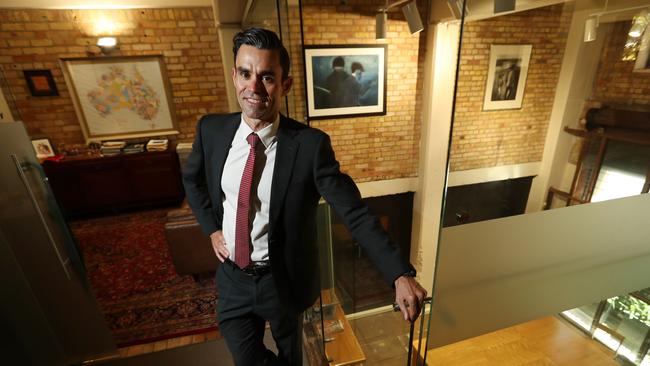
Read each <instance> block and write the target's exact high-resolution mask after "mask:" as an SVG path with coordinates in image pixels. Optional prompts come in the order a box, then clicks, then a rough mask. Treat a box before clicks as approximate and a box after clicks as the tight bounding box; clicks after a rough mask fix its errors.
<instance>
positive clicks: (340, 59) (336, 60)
mask: <svg viewBox="0 0 650 366" xmlns="http://www.w3.org/2000/svg"><path fill="white" fill-rule="evenodd" d="M343 66H345V60H344V59H343V57H341V56H336V57H334V60H332V67H343Z"/></svg>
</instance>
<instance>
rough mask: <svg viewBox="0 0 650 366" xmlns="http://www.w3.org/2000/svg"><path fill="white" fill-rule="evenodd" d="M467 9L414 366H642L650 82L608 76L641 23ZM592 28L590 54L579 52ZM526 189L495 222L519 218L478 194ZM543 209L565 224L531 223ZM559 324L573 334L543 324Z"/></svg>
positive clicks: (586, 6)
mask: <svg viewBox="0 0 650 366" xmlns="http://www.w3.org/2000/svg"><path fill="white" fill-rule="evenodd" d="M467 2H468V3H469V5H468V7H469V9H470V13H469V17H468V18H466V19H464V22H462V33H461V37H462V39H461V48H460V52H459V60H458V67H459V69H458V71H457V72H458V73H457V78H456V81H455V90H454V101H453V118H452V128H451V131H450V146H449V161H448V171H449V173H448V175H447V176H446V181H447V182H453V183H454V184H455V186H447V187H446V190H445V197H444V207H445V212H444V220H443V224H442V226H444V228H442V229H441V231H440V237H439V242H438V246H437V253H436V257H435V261H436V262H435V277H434V283H433V307H432V310H431V326H430V328H428V332H429V334H428V335H427V338H426V339H427V340H428V344H427V346H426V347H424V348H425V349H427V348H428V349H429V351H428V352H429V357H428V359H427V362H429V363H430V364H450V365H452V364H453V365H469V364H472V365H492V364H523V363H526V362H527V363H530V364H533V363H540V364H541V363H544V364H571V365H581V364H583V365H592V364H599V363H598V362H596V361H595V360H596V359H589V358H588V357H586V355H587V354H588V353H585V354H583V356H584V357H583V358H582V359H581V358H579V357H578V358H575V359H573V360H571V361H568V359H567V358H565V359H564V360H560V359H559V358H561V357H569V355H567V354H566V353H563V352H562V348H563V347H564V348H565V349H567V347H568V348H571V347H573V346H574V345H575V346H576V347H575V348H574V351H575V352H574V353H573V357H576V354H577V353H578V352H581V351H577V350H578V349H580V350H582V349H583V348H581V347H583V346H584V350H587V349H590V350H594V352H597V353H598V352H600V357H603V356H604V358H602V359H601V361H602V362H603V363H602V364H610V363H612V364H615V363H614V361H613V359H614V358H615V359H616V362H618V363H621V364H631V363H636V364H641V362H642V360H643V359H644V357H646V354H647V352H648V348H650V346H649V343H650V341H648V336H647V335H648V328H647V323H646V322H645V320H644V319H647V315H646V314H647V307H646V305H644V304H645V303H644V302H643V300H641V299H642V298H643V296H640V297H639V296H637V294H644V293H645V292H646V291H647V290H643V291H639V290H640V289H642V288H647V287H648V286H650V282H649V281H650V280H648V279H649V278H650V276H649V275H650V248H649V247H648V245H647V238H648V237H650V227H648V225H649V224H650V221H649V219H648V218H642V217H639V216H647V215H646V214H645V212H646V211H647V207H650V197H648V196H647V195H642V196H638V195H639V194H640V193H642V192H644V190H647V187H648V177H649V174H648V171H649V170H650V167H649V164H650V155H649V154H648V150H647V147H648V146H650V133H648V130H647V126H646V125H647V124H645V123H644V122H641V121H643V120H645V121H647V119H648V117H650V110H648V108H647V104H648V102H649V101H650V99H648V97H647V93H646V92H640V91H639V90H637V89H638V87H637V86H638V85H645V84H647V83H648V82H650V75H647V74H639V73H633V71H632V68H633V63H629V62H628V63H625V62H624V61H621V55H622V50H623V47H624V45H625V43H626V40H627V37H628V31H629V29H630V25H631V19H632V16H633V15H634V12H635V11H636V12H638V11H639V10H638V9H637V10H635V11H631V10H630V9H625V8H624V7H623V6H622V5H621V4H613V3H612V2H609V6H608V7H607V8H606V9H605V8H604V7H603V5H604V4H603V2H598V4H596V2H590V1H576V2H558V3H556V4H553V5H543V4H540V3H537V4H532V5H531V4H530V3H524V2H517V7H516V10H514V4H513V12H509V13H501V14H494V10H493V9H494V8H493V7H492V6H493V5H495V4H494V3H496V2H492V1H488V2H479V1H467ZM513 3H514V2H513ZM546 4H548V3H546ZM500 5H503V4H500ZM639 5H640V6H650V2H647V1H642V2H639ZM639 9H640V8H639ZM596 12H599V13H598V15H599V21H600V24H599V26H598V34H597V39H596V41H593V42H584V41H583V35H584V30H585V21H586V20H587V19H588V18H589V17H590V16H592V15H593V14H594V13H596ZM444 26H445V25H444V24H438V25H437V27H438V29H441V28H443V27H444ZM441 56H442V52H441V51H439V50H434V56H433V57H434V59H435V58H436V57H441ZM432 88H433V89H436V85H433V86H432ZM436 113H439V112H438V111H436ZM637 118H638V119H637ZM434 119H435V118H432V120H434ZM577 140H578V141H579V142H578V143H576V141H577ZM574 145H576V146H581V149H580V152H579V153H578V154H576V153H575V150H573V149H572V147H573V146H574ZM572 150H573V151H572ZM572 152H573V154H572ZM532 164H538V165H532ZM525 177H532V184H530V185H529V187H528V188H527V190H526V192H525V193H524V196H525V198H526V202H525V203H524V206H525V207H526V209H525V210H521V211H520V212H518V213H526V215H517V214H518V213H514V214H515V216H511V215H513V210H507V209H504V208H508V207H518V205H519V204H520V201H519V200H518V199H517V198H516V197H515V196H508V195H504V194H503V191H502V190H499V189H491V190H485V191H482V192H481V191H480V190H479V188H480V187H482V186H483V187H487V186H490V185H495V187H496V186H497V185H498V184H499V183H500V182H501V184H503V183H502V182H505V181H509V180H513V179H520V178H525ZM461 178H462V179H461ZM463 180H467V181H471V183H472V186H473V187H471V188H472V189H467V188H468V187H466V186H462V185H459V184H458V182H459V181H463ZM459 192H460V193H459ZM477 192H479V193H477ZM628 196H635V197H628ZM622 197H626V198H622ZM545 199H546V200H547V202H545V206H546V208H560V207H562V209H561V210H550V211H545V212H538V211H539V210H540V209H541V208H542V207H544V202H542V201H544V200H545ZM598 201H605V202H598ZM589 202H594V203H593V204H586V205H582V204H581V203H589ZM595 202H597V203H595ZM575 204H580V205H576V206H573V205H575ZM566 206H569V207H566ZM484 213H485V214H484ZM620 215H623V216H624V218H620V217H619V216H620ZM472 221H474V222H473V223H472ZM478 221H481V222H478ZM458 224H465V225H458ZM452 225H458V226H453V227H452ZM635 291H638V292H635ZM626 293H628V294H630V295H621V294H626ZM616 295H618V296H616ZM613 296H616V297H613ZM603 299H605V300H603ZM585 304H586V305H585ZM567 309H572V310H568V311H566V310H567ZM562 311H565V313H564V314H565V316H566V317H567V318H568V319H569V320H570V321H571V323H569V324H567V322H564V321H563V320H561V319H560V318H559V317H557V316H556V315H557V314H558V313H559V312H562ZM570 324H575V325H576V326H577V327H579V328H582V329H584V330H585V331H586V332H587V333H589V335H590V336H593V337H594V339H595V340H596V341H600V342H602V343H604V344H606V345H607V346H608V347H609V348H611V350H612V351H611V354H607V353H603V352H602V351H598V349H599V348H598V347H600V346H598V345H597V343H595V342H596V341H592V340H590V339H589V338H585V337H578V338H576V340H575V342H576V343H575V344H573V343H572V342H573V341H572V340H571V341H570V339H571V337H573V336H575V334H576V332H575V331H574V329H573V328H571V327H573V325H570ZM560 330H567V332H566V333H563V332H564V331H561V332H560ZM558 332H559V333H558ZM529 336H530V337H529ZM533 338H534V339H536V340H537V343H536V344H534V345H531V344H529V343H528V344H527V343H526V342H525V341H527V340H528V341H530V340H531V339H533ZM558 339H562V342H557V340H558ZM583 341H584V344H583V346H578V343H581V342H583ZM568 344H571V346H567V345H568ZM538 346H539V347H542V346H543V347H546V350H545V351H539V352H538V349H537V348H536V347H538ZM594 347H596V348H594ZM600 349H602V347H601V348H600ZM422 351H423V350H422V348H420V349H419V352H420V353H422ZM528 357H532V358H528ZM535 357H536V358H535ZM595 357H596V356H595ZM421 358H425V357H424V355H422V356H421ZM515 360H516V361H517V362H518V363H517V362H515ZM524 360H526V362H524ZM626 360H627V361H626ZM626 362H627V363H626Z"/></svg>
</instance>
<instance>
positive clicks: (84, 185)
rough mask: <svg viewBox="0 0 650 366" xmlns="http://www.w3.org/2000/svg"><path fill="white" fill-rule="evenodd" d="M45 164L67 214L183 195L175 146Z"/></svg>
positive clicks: (165, 201)
mask: <svg viewBox="0 0 650 366" xmlns="http://www.w3.org/2000/svg"><path fill="white" fill-rule="evenodd" d="M43 167H44V169H45V173H46V175H47V177H48V179H49V182H50V185H51V187H52V190H53V191H54V195H55V196H56V198H57V200H58V202H59V205H60V206H61V209H62V210H63V212H64V215H65V216H66V217H68V218H72V217H79V216H83V215H86V214H92V213H101V212H118V211H120V210H124V209H131V208H138V207H144V206H153V205H162V204H178V203H180V202H181V201H182V199H183V196H184V192H183V185H182V182H181V173H180V165H179V162H178V155H177V154H176V152H174V151H161V152H144V153H138V154H125V155H117V156H111V157H96V158H88V159H71V160H63V161H60V162H52V161H45V162H44V163H43Z"/></svg>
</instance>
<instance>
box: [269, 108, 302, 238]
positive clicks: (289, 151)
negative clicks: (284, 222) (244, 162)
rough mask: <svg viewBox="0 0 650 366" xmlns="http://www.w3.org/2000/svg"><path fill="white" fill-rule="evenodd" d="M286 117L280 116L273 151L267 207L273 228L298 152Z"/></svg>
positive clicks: (280, 209)
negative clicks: (269, 194)
mask: <svg viewBox="0 0 650 366" xmlns="http://www.w3.org/2000/svg"><path fill="white" fill-rule="evenodd" d="M285 118H286V117H284V116H280V127H279V128H278V142H277V144H278V146H277V148H276V153H275V165H274V168H273V182H272V183H271V204H270V209H269V211H270V212H269V216H270V220H269V224H270V227H271V230H273V227H274V226H275V225H274V224H275V223H276V222H277V220H278V216H279V215H280V212H282V206H283V205H284V197H285V195H286V193H287V189H288V188H289V181H290V179H291V173H292V172H293V163H294V161H295V158H296V153H297V152H298V142H297V141H296V140H295V139H294V135H295V131H294V130H292V129H290V128H288V127H287V123H286V122H284V119H285Z"/></svg>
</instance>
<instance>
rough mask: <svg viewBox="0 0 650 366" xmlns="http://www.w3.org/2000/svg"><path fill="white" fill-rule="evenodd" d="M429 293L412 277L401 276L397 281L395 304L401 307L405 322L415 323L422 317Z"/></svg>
mask: <svg viewBox="0 0 650 366" xmlns="http://www.w3.org/2000/svg"><path fill="white" fill-rule="evenodd" d="M426 296H427V291H426V290H425V289H423V288H422V286H420V284H419V283H418V281H416V280H415V278H413V277H411V276H400V277H398V278H397V279H396V280H395V302H396V303H397V304H398V305H399V308H400V310H401V311H402V315H403V316H404V320H407V321H410V322H414V321H415V320H416V319H417V318H418V316H419V315H420V309H421V308H422V303H423V301H424V298H425V297H426Z"/></svg>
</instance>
